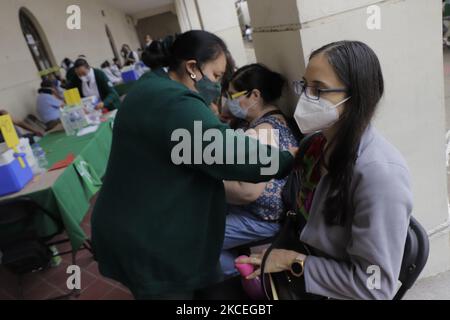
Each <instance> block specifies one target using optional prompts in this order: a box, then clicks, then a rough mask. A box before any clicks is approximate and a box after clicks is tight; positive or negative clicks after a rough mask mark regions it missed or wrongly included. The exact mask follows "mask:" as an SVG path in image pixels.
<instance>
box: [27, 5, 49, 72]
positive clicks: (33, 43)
mask: <svg viewBox="0 0 450 320" xmlns="http://www.w3.org/2000/svg"><path fill="white" fill-rule="evenodd" d="M19 20H20V26H21V28H22V32H23V36H24V38H25V42H26V43H27V46H28V49H30V53H31V56H32V57H33V60H34V63H35V64H36V67H37V68H38V70H39V73H40V74H41V76H43V75H45V73H50V71H51V69H52V67H55V66H56V65H57V64H56V63H55V59H54V56H53V54H52V52H51V49H50V47H49V45H48V41H47V38H46V36H45V34H44V32H43V30H42V28H41V27H40V25H39V23H38V21H37V20H36V18H35V17H34V16H33V14H32V13H31V12H30V11H29V10H28V9H26V8H21V9H20V10H19Z"/></svg>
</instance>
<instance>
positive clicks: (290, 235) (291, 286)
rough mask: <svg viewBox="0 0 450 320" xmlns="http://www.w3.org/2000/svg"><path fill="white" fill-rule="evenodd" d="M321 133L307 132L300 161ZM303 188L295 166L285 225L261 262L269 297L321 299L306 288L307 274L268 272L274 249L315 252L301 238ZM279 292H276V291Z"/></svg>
mask: <svg viewBox="0 0 450 320" xmlns="http://www.w3.org/2000/svg"><path fill="white" fill-rule="evenodd" d="M317 135H318V134H317V133H316V134H312V135H309V136H306V137H305V138H304V139H303V140H302V141H301V142H300V145H299V154H298V158H299V161H300V163H301V162H302V159H303V157H304V156H305V153H306V150H308V148H309V146H310V145H311V143H312V142H313V141H314V137H316V136H317ZM300 188H301V167H300V168H298V169H295V170H294V171H292V172H291V174H290V175H289V176H288V180H287V182H286V185H285V186H284V188H283V191H282V199H283V203H284V205H285V208H286V210H285V212H286V213H285V214H284V215H283V217H282V218H281V221H280V222H281V225H282V226H281V229H280V231H279V233H278V235H277V236H276V237H275V240H274V242H273V243H272V245H271V246H270V247H269V248H268V249H267V250H266V252H265V254H264V257H263V259H262V263H261V274H262V276H261V279H262V281H261V283H262V287H263V290H264V292H265V294H266V296H267V298H268V299H278V300H320V299H324V297H322V296H317V295H314V294H310V293H307V292H306V288H305V279H304V276H301V277H295V276H293V275H292V274H291V273H290V272H289V271H283V272H279V273H272V274H270V275H266V274H265V273H264V269H265V266H266V262H267V258H268V256H269V255H270V253H271V251H272V250H274V249H285V250H293V251H297V252H299V253H303V254H305V255H311V253H312V248H310V247H309V246H308V245H307V244H305V243H303V242H301V241H300V232H301V230H303V228H304V226H305V225H306V219H305V217H304V216H303V215H302V214H301V213H300V212H299V211H298V205H297V198H298V194H299V193H300ZM269 282H270V287H271V290H270V291H271V292H272V294H269V293H268V290H267V284H268V283H269ZM274 291H275V292H276V296H275V295H274V294H273V292H274Z"/></svg>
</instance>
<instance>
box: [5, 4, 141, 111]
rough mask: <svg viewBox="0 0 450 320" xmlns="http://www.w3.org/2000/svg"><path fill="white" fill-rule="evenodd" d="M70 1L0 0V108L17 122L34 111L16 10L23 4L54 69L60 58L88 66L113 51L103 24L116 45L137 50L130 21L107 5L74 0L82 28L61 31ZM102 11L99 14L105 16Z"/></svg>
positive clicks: (29, 65) (33, 84)
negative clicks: (81, 59) (81, 57)
mask: <svg viewBox="0 0 450 320" xmlns="http://www.w3.org/2000/svg"><path fill="white" fill-rule="evenodd" d="M73 3H74V2H73V1H71V0H39V1H36V0H2V1H1V2H0V41H1V43H2V44H3V45H2V54H1V56H0V70H2V72H1V73H0V108H4V109H7V110H8V111H10V112H11V113H12V114H13V116H15V117H16V118H22V117H24V116H26V115H27V114H29V113H33V112H34V108H35V98H36V90H37V88H38V87H39V83H40V78H39V76H38V71H37V68H36V66H35V64H34V62H33V58H32V56H31V53H30V52H29V50H28V47H27V45H26V43H25V40H24V37H23V34H22V31H21V28H20V23H19V18H18V15H19V9H20V8H21V7H22V6H23V7H26V8H27V9H28V10H29V11H31V12H32V13H33V15H34V16H35V18H36V19H37V21H39V23H40V26H41V28H42V29H43V30H44V32H45V34H46V36H47V40H48V42H49V44H50V46H51V49H52V52H53V55H54V56H55V60H56V62H57V64H58V65H59V64H60V62H61V61H62V59H64V58H65V57H69V58H72V59H74V58H76V57H77V56H78V55H79V54H85V55H86V56H87V58H88V60H89V62H90V63H91V64H92V65H94V66H98V65H100V64H101V62H102V61H104V60H106V59H112V57H113V53H112V50H111V46H110V44H109V41H108V37H107V36H106V31H105V24H108V26H109V28H110V30H111V33H112V34H113V37H114V39H115V42H116V45H117V46H119V48H118V49H119V50H120V46H121V45H122V44H123V43H129V44H130V45H131V46H132V47H133V48H137V47H139V42H138V38H137V35H136V30H135V28H134V25H133V22H132V19H127V17H126V16H125V15H124V14H123V13H122V12H120V11H118V10H116V9H114V8H111V7H109V6H108V5H106V4H105V3H104V2H103V1H102V0H79V1H77V4H79V5H80V7H81V19H82V25H81V27H82V28H81V30H68V29H67V28H66V20H67V17H68V15H67V14H66V8H67V7H68V6H69V5H72V4H73ZM101 10H104V12H105V15H106V16H105V17H103V16H102V14H101Z"/></svg>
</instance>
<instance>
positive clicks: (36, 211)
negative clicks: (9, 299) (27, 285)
mask: <svg viewBox="0 0 450 320" xmlns="http://www.w3.org/2000/svg"><path fill="white" fill-rule="evenodd" d="M41 214H42V215H44V216H47V217H49V218H50V219H52V220H53V222H54V223H55V225H56V226H57V230H56V232H55V233H54V234H52V235H50V236H46V237H44V238H42V237H40V236H39V235H38V232H37V230H36V227H35V223H36V218H37V217H38V215H41ZM63 231H64V226H63V223H62V222H61V220H60V219H58V218H56V217H55V216H54V215H53V214H52V213H51V212H49V211H48V210H46V209H45V208H43V207H42V206H40V205H39V204H38V203H36V202H35V201H34V200H33V199H31V198H29V197H20V198H14V199H7V200H4V201H1V202H0V251H1V252H3V259H2V264H3V265H4V266H5V267H6V268H7V269H8V270H9V271H10V272H12V273H13V274H16V275H17V276H18V282H19V291H20V294H19V296H20V297H23V294H22V277H23V275H25V274H27V273H30V272H35V271H39V270H41V269H45V268H46V267H48V265H47V266H45V265H43V264H45V261H46V259H50V258H51V257H56V256H62V255H66V254H72V264H74V265H76V252H75V251H73V250H70V251H66V252H60V253H58V254H54V253H52V252H51V251H50V247H51V246H55V245H59V244H63V243H66V242H69V241H70V240H69V239H63V240H60V241H56V242H50V241H51V240H52V239H53V238H54V237H55V236H57V235H59V234H61V233H63ZM83 249H87V250H89V251H91V252H92V250H91V246H90V243H89V242H86V243H85V244H84V246H83ZM77 293H78V291H77V290H73V291H72V292H71V293H69V294H68V295H64V296H61V297H58V298H55V299H63V298H69V297H70V296H72V295H74V294H77Z"/></svg>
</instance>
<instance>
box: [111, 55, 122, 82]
mask: <svg viewBox="0 0 450 320" xmlns="http://www.w3.org/2000/svg"><path fill="white" fill-rule="evenodd" d="M110 69H111V72H112V73H113V75H115V76H116V77H117V78H122V71H120V70H122V65H121V64H120V61H119V59H118V58H114V59H113V64H112V65H111V66H110Z"/></svg>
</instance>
